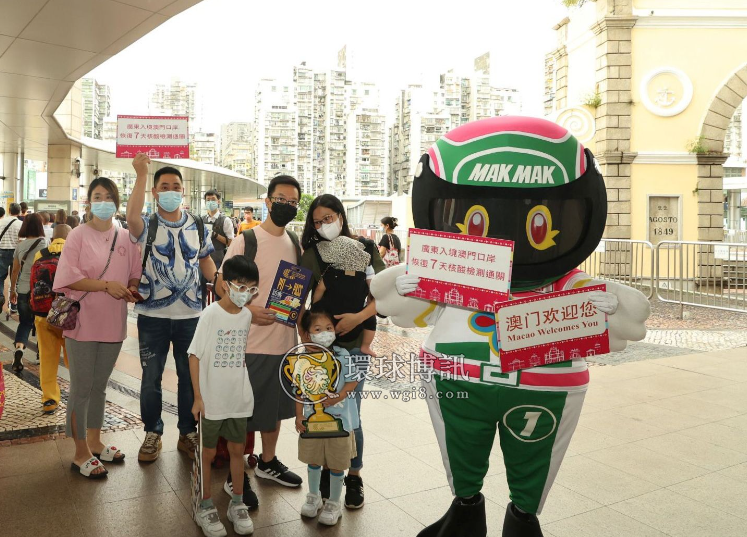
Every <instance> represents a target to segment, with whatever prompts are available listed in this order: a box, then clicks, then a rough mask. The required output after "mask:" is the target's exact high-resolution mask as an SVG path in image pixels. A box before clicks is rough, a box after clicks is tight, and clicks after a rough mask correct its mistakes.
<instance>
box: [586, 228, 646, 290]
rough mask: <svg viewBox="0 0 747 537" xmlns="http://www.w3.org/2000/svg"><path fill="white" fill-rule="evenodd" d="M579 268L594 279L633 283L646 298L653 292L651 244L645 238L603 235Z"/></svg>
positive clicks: (631, 285)
mask: <svg viewBox="0 0 747 537" xmlns="http://www.w3.org/2000/svg"><path fill="white" fill-rule="evenodd" d="M579 268H580V269H581V270H583V271H584V272H585V273H586V274H588V275H589V276H592V277H593V278H595V279H597V280H603V281H611V282H617V283H621V284H623V285H627V286H629V287H633V288H634V289H638V290H639V291H641V292H642V293H643V294H644V295H646V298H651V297H652V296H654V286H653V281H654V246H653V244H651V243H650V242H648V241H633V240H626V239H602V240H601V241H600V243H599V246H598V247H597V249H596V250H594V252H593V253H592V254H591V255H590V256H589V257H588V258H586V260H585V261H584V262H583V263H582V264H581V266H579Z"/></svg>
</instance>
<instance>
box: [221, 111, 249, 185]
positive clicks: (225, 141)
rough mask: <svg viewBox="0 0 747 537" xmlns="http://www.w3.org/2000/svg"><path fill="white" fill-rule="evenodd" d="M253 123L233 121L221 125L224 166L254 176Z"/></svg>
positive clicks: (222, 160) (222, 163) (222, 164)
mask: <svg viewBox="0 0 747 537" xmlns="http://www.w3.org/2000/svg"><path fill="white" fill-rule="evenodd" d="M253 129H254V127H253V125H252V123H247V122H231V123H227V124H225V125H221V127H220V157H219V159H218V162H220V165H221V166H223V167H224V168H228V169H229V170H233V171H235V172H236V173H240V174H241V175H244V176H245V177H250V178H254V167H253V159H252V153H253V152H252V131H253Z"/></svg>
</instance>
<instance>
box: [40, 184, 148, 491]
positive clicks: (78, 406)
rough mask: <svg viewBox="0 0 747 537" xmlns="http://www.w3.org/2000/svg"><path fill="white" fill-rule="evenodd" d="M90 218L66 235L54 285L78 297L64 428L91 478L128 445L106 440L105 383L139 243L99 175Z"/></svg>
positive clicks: (122, 326)
mask: <svg viewBox="0 0 747 537" xmlns="http://www.w3.org/2000/svg"><path fill="white" fill-rule="evenodd" d="M88 200H89V202H90V204H91V219H90V220H89V221H88V222H87V223H86V224H85V225H83V226H79V227H77V228H75V229H74V230H73V231H72V232H71V233H70V235H69V236H68V238H67V242H66V243H65V247H64V248H63V249H62V256H61V257H60V262H59V265H58V267H57V273H56V274H55V281H54V290H55V291H57V292H60V293H64V294H65V296H68V297H71V298H74V299H76V300H79V301H80V312H79V313H78V322H77V324H76V326H75V328H73V329H72V330H66V331H65V332H63V335H64V337H65V339H66V341H65V346H66V348H67V352H68V357H69V361H70V396H69V400H68V405H67V435H68V436H71V437H72V438H74V439H75V457H74V458H73V463H72V468H73V469H74V470H76V471H79V472H80V473H81V474H82V475H84V476H86V477H90V478H100V477H104V476H106V474H107V471H106V469H105V468H104V467H103V465H102V464H101V461H105V462H113V463H117V462H122V461H123V460H124V453H122V452H121V451H119V450H118V449H117V448H116V447H114V446H106V445H104V444H103V443H102V442H101V427H102V425H103V424H104V405H105V403H106V385H107V382H108V381H109V376H110V375H111V373H112V370H113V369H114V363H115V362H116V361H117V356H119V351H120V349H121V348H122V342H123V341H124V340H125V338H126V337H127V303H128V302H135V301H136V298H135V297H136V296H138V295H137V286H138V282H139V280H140V273H141V271H142V267H141V264H140V263H141V261H140V249H139V248H138V246H137V244H135V243H133V242H132V241H131V240H130V234H129V232H128V231H127V230H125V229H122V228H120V227H117V226H115V225H113V224H112V216H114V214H115V213H116V211H117V209H118V208H119V192H118V190H117V185H115V184H114V182H113V181H112V180H111V179H107V178H106V177H99V178H97V179H94V180H93V182H91V185H90V186H89V187H88Z"/></svg>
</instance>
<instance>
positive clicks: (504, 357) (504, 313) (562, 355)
mask: <svg viewBox="0 0 747 537" xmlns="http://www.w3.org/2000/svg"><path fill="white" fill-rule="evenodd" d="M606 289H607V286H605V285H593V286H590V287H583V288H581V289H571V290H569V291H559V292H557V293H548V294H545V295H538V296H534V297H531V298H523V299H520V300H513V301H511V302H507V303H506V304H503V305H501V306H499V308H498V309H497V310H496V312H495V322H496V326H497V330H498V341H499V342H500V343H499V345H500V357H501V371H503V372H504V373H508V372H510V371H516V370H517V369H527V368H530V367H537V366H540V365H546V364H553V363H557V362H565V361H568V360H574V359H578V358H586V357H589V356H597V355H599V354H607V353H609V352H610V338H609V331H608V327H607V314H605V313H602V312H601V311H599V310H598V309H596V308H595V307H594V305H593V304H592V303H591V301H590V300H589V293H590V292H592V291H605V290H606Z"/></svg>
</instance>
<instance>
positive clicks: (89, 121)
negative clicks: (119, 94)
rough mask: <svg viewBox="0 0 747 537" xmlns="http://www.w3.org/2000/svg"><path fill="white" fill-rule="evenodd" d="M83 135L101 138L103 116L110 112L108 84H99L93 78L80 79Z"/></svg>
mask: <svg viewBox="0 0 747 537" xmlns="http://www.w3.org/2000/svg"><path fill="white" fill-rule="evenodd" d="M81 83H82V88H83V92H82V105H83V136H86V137H88V138H95V139H96V140H102V139H103V131H104V118H106V117H107V116H108V115H109V114H110V113H111V93H110V91H109V86H107V85H105V84H99V83H98V82H96V80H95V79H93V78H84V79H83V80H82V81H81Z"/></svg>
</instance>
